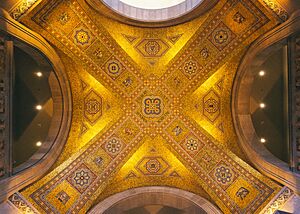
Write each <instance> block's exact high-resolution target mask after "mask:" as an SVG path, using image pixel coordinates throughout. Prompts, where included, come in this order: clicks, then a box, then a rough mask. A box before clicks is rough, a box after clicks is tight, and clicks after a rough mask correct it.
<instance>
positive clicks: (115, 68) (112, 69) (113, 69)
mask: <svg viewBox="0 0 300 214" xmlns="http://www.w3.org/2000/svg"><path fill="white" fill-rule="evenodd" d="M107 70H108V73H109V74H112V75H118V74H120V72H121V64H120V62H119V61H117V60H110V61H109V62H108V63H107Z"/></svg>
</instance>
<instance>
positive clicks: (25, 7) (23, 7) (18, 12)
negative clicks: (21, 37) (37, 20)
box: [10, 0, 39, 20]
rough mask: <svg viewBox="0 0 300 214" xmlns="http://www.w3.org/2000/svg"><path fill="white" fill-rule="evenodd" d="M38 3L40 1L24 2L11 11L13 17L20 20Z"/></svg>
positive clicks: (26, 0)
mask: <svg viewBox="0 0 300 214" xmlns="http://www.w3.org/2000/svg"><path fill="white" fill-rule="evenodd" d="M38 1H39V0H22V1H21V2H20V3H18V4H17V5H16V6H15V7H14V8H13V9H12V10H11V11H10V15H11V17H13V19H15V20H19V19H20V18H21V17H22V16H23V15H24V14H25V13H27V11H29V10H30V8H31V7H32V6H33V5H34V4H35V3H37V2H38Z"/></svg>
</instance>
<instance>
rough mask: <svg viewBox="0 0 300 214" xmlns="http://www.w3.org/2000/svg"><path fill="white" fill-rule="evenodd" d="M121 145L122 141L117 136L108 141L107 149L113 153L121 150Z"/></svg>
mask: <svg viewBox="0 0 300 214" xmlns="http://www.w3.org/2000/svg"><path fill="white" fill-rule="evenodd" d="M121 147H122V145H121V143H120V141H119V140H117V139H115V138H113V139H111V140H110V141H108V142H107V143H106V149H107V151H108V152H110V153H112V154H115V153H118V152H120V150H121Z"/></svg>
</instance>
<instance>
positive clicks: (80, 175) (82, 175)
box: [74, 170, 90, 186]
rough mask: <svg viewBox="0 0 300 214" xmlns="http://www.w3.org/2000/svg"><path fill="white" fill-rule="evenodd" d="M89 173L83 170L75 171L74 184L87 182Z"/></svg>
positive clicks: (81, 184) (82, 184)
mask: <svg viewBox="0 0 300 214" xmlns="http://www.w3.org/2000/svg"><path fill="white" fill-rule="evenodd" d="M89 179H90V176H89V173H88V172H85V171H84V170H81V171H80V172H76V174H75V177H74V180H75V182H76V184H78V185H80V186H84V185H86V184H88V183H89Z"/></svg>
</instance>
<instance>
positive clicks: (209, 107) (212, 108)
mask: <svg viewBox="0 0 300 214" xmlns="http://www.w3.org/2000/svg"><path fill="white" fill-rule="evenodd" d="M204 109H205V111H207V112H208V113H216V112H217V111H218V109H219V103H218V101H217V100H215V99H213V98H209V99H208V100H206V101H205V103H204Z"/></svg>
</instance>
